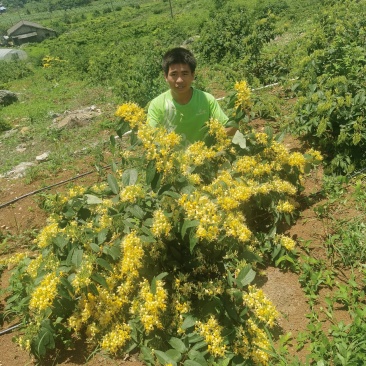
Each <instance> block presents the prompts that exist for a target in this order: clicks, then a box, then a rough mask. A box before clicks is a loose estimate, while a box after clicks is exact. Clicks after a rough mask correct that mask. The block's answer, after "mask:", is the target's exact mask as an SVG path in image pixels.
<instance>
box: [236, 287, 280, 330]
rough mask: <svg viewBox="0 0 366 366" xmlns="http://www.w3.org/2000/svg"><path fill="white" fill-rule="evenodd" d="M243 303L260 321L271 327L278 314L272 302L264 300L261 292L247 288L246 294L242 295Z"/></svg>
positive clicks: (253, 288)
mask: <svg viewBox="0 0 366 366" xmlns="http://www.w3.org/2000/svg"><path fill="white" fill-rule="evenodd" d="M243 301H244V304H245V305H247V306H248V308H249V309H250V310H251V311H252V312H253V313H254V315H255V316H256V317H257V318H258V319H259V320H260V321H262V322H263V323H265V324H266V325H267V326H269V327H273V325H274V323H275V320H276V319H277V318H278V316H279V313H278V311H277V310H276V307H275V306H274V305H273V304H272V302H271V301H270V300H269V299H267V298H266V296H265V295H264V292H263V290H261V289H257V288H256V287H255V286H248V293H246V294H244V295H243Z"/></svg>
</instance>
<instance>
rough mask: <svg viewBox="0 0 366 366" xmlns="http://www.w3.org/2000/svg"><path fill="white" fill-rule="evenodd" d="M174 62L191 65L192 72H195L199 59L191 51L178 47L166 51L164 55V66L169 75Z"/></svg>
mask: <svg viewBox="0 0 366 366" xmlns="http://www.w3.org/2000/svg"><path fill="white" fill-rule="evenodd" d="M174 64H186V65H188V66H189V68H190V70H191V72H192V74H194V72H195V70H196V65H197V61H196V59H195V57H194V56H193V53H192V52H191V51H189V50H187V49H186V48H183V47H176V48H172V49H171V50H169V51H168V52H166V53H165V55H164V56H163V63H162V66H163V71H164V74H165V76H167V75H168V72H169V67H170V66H171V65H174Z"/></svg>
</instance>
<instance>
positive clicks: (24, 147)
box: [16, 144, 27, 153]
mask: <svg viewBox="0 0 366 366" xmlns="http://www.w3.org/2000/svg"><path fill="white" fill-rule="evenodd" d="M25 150H27V147H26V145H25V144H20V145H18V146H17V147H16V151H17V152H19V153H22V152H24V151H25Z"/></svg>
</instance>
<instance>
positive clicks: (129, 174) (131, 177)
mask: <svg viewBox="0 0 366 366" xmlns="http://www.w3.org/2000/svg"><path fill="white" fill-rule="evenodd" d="M137 178H138V171H137V170H136V169H133V168H131V169H126V170H125V171H124V172H123V173H122V183H123V184H124V185H125V186H133V185H134V184H135V183H136V182H137Z"/></svg>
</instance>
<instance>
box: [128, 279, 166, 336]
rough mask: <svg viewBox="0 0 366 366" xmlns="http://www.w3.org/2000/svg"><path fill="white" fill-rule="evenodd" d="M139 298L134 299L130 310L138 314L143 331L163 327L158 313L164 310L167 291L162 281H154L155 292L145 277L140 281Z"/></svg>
mask: <svg viewBox="0 0 366 366" xmlns="http://www.w3.org/2000/svg"><path fill="white" fill-rule="evenodd" d="M139 297H140V299H139V300H135V302H134V304H133V306H132V312H133V313H135V314H138V315H139V316H140V320H141V323H142V324H143V326H144V328H145V331H146V332H147V333H150V332H151V331H152V330H154V328H155V327H156V328H159V329H162V328H163V324H162V323H161V320H160V315H161V314H162V313H163V312H164V310H166V300H167V292H166V290H165V289H164V287H163V281H161V280H158V281H156V288H155V293H152V292H151V289H150V284H149V282H148V281H147V280H146V279H145V280H144V281H143V282H142V283H140V293H139Z"/></svg>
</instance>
